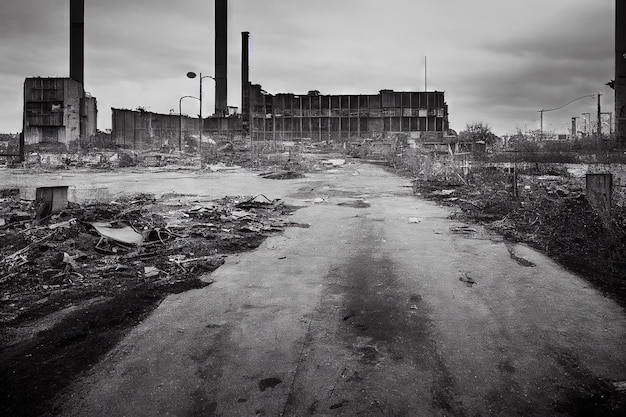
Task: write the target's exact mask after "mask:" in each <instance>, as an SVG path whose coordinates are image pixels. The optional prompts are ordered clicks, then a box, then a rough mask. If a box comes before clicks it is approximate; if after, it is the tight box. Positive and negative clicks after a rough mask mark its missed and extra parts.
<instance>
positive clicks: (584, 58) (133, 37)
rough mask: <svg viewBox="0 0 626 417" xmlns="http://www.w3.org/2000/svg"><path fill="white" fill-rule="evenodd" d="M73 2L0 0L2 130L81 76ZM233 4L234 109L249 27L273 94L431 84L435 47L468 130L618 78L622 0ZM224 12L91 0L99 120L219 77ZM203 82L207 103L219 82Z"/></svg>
mask: <svg viewBox="0 0 626 417" xmlns="http://www.w3.org/2000/svg"><path fill="white" fill-rule="evenodd" d="M68 4H69V1H68V0H46V1H45V2H42V1H41V0H20V1H19V2H18V1H4V2H0V36H2V40H3V42H2V43H0V55H1V56H2V57H3V64H2V66H1V67H0V79H1V80H2V83H0V95H1V97H2V100H1V101H0V131H5V130H10V131H15V130H18V129H20V125H21V100H22V98H21V95H22V92H21V89H22V85H23V80H24V77H26V76H35V75H41V76H64V75H67V74H68V73H69V70H68V58H69V52H68V36H69V29H68V24H69V16H68V14H69V13H68V11H69V7H68ZM229 9H230V18H229V103H230V104H233V105H238V104H239V97H240V86H239V80H240V73H239V70H240V61H239V60H240V55H239V54H240V52H239V50H240V39H241V35H240V32H241V31H244V30H245V31H250V32H251V48H252V54H251V60H250V65H251V68H250V70H251V79H252V81H253V82H256V83H261V84H263V86H264V88H265V89H266V90H267V91H270V92H274V93H276V92H294V93H302V92H306V91H308V90H309V89H318V90H320V91H322V92H324V93H335V94H340V93H353V94H354V93H376V92H377V91H378V90H380V89H382V88H394V89H396V90H402V89H407V90H413V89H418V90H421V89H422V88H423V70H424V68H423V59H424V55H428V62H429V68H428V71H429V89H438V90H445V91H446V95H447V101H448V104H449V105H450V111H451V115H450V119H451V122H452V125H453V127H455V128H457V129H460V128H463V127H464V125H465V122H466V121H472V120H483V121H485V122H487V123H489V124H490V125H492V126H494V128H496V129H497V130H498V131H499V132H501V133H503V132H505V131H507V130H512V129H513V130H514V128H515V126H516V125H518V124H519V123H526V124H532V123H534V121H535V120H536V118H537V113H536V110H537V109H538V108H541V107H545V108H548V107H551V106H558V105H560V104H563V103H564V102H566V101H568V100H570V99H571V98H572V96H574V97H575V96H576V95H577V94H578V95H583V94H588V93H593V92H595V91H596V90H597V89H598V88H601V87H602V86H603V84H604V83H605V82H606V81H608V80H609V79H610V78H612V65H613V64H612V53H613V52H612V37H613V0H567V1H565V0H552V1H550V2H545V1H543V0H527V1H525V2H517V3H512V2H504V1H501V0H475V1H472V2H467V1H461V0H445V1H441V2H433V1H424V0H417V1H416V0H389V1H387V2H379V1H371V0H341V1H336V0H317V1H315V2H311V1H308V0H289V1H285V0H264V1H258V0H230V2H229ZM213 18H214V16H213V3H212V2H207V1H204V0H186V1H182V2H172V1H171V0H131V1H129V0H107V1H89V2H87V4H86V16H85V20H86V31H85V37H86V39H85V41H86V63H85V75H86V87H87V90H89V91H91V92H92V93H93V94H94V95H95V96H96V97H97V98H98V103H99V108H100V116H101V117H100V120H99V125H100V126H101V127H103V128H105V127H110V113H109V110H108V109H109V108H110V107H112V106H113V107H128V108H134V107H137V106H140V105H141V106H146V107H150V108H151V109H152V110H153V111H162V112H167V111H168V110H169V109H171V108H174V107H177V105H178V99H179V97H180V96H181V95H185V94H197V89H198V84H197V80H189V79H187V78H186V77H185V73H186V72H187V71H190V70H193V71H196V72H203V73H205V74H211V73H212V71H213ZM204 92H205V95H206V97H207V98H206V109H205V111H209V109H210V107H211V106H212V100H213V97H212V94H213V86H212V83H211V82H209V81H207V84H206V85H205V91H204ZM605 94H606V95H605V97H604V98H603V99H605V100H607V103H606V106H607V107H609V106H610V104H609V103H608V101H609V98H610V97H609V95H610V91H605ZM583 104H585V103H583ZM184 106H185V111H187V112H189V113H192V112H194V111H196V110H194V109H196V108H197V104H196V103H194V102H193V101H189V102H185V104H184ZM572 106H574V105H572ZM574 110H577V108H576V107H575V106H574V107H572V111H574Z"/></svg>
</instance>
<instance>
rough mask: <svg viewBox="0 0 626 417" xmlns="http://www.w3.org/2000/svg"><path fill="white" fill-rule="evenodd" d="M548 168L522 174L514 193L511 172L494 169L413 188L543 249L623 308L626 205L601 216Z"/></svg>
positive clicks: (420, 183)
mask: <svg viewBox="0 0 626 417" xmlns="http://www.w3.org/2000/svg"><path fill="white" fill-rule="evenodd" d="M549 174H552V175H546V174H545V173H533V175H520V177H519V180H518V181H519V182H518V196H517V197H515V196H514V195H513V186H512V177H511V175H509V174H504V173H502V172H498V171H494V170H483V171H481V172H477V173H474V174H473V176H471V177H470V178H469V179H468V181H467V182H465V183H463V182H461V181H459V182H456V183H449V182H439V181H415V182H414V191H415V193H417V194H419V195H421V196H423V197H425V198H427V199H431V200H436V201H439V202H440V203H442V204H445V205H449V206H454V207H458V208H459V211H458V212H457V214H456V217H458V218H459V219H462V220H466V221H472V222H478V223H481V224H483V225H485V226H486V227H488V228H490V229H492V230H494V231H496V232H498V233H499V234H501V235H502V236H504V237H505V238H506V239H507V240H509V241H511V242H523V243H526V244H528V245H530V246H531V247H533V248H535V249H538V250H540V251H542V252H544V253H545V254H547V255H548V256H550V257H551V258H552V259H555V260H556V261H557V262H559V263H560V264H561V265H563V266H564V267H566V268H567V269H569V270H570V271H572V272H575V273H577V274H579V275H580V276H582V277H584V278H585V279H586V280H587V281H589V282H590V283H591V284H593V285H594V286H595V287H596V288H598V289H600V290H601V291H603V292H604V293H605V294H606V295H607V296H609V297H611V298H613V299H614V300H615V301H617V302H618V303H619V304H620V305H621V306H622V307H625V308H626V263H625V262H624V259H626V209H625V208H624V207H619V206H614V207H613V209H612V212H611V213H610V218H605V219H603V218H602V217H601V216H600V215H598V213H597V212H596V211H595V210H594V209H593V208H592V207H591V206H590V205H589V203H588V201H587V199H586V197H585V195H584V192H583V190H582V188H581V186H580V185H579V183H578V182H577V181H573V180H572V179H571V178H569V177H568V176H567V175H566V174H565V173H549ZM555 174H556V175H555ZM512 256H513V255H512Z"/></svg>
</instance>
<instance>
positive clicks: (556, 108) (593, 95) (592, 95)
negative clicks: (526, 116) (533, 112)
mask: <svg viewBox="0 0 626 417" xmlns="http://www.w3.org/2000/svg"><path fill="white" fill-rule="evenodd" d="M595 96H596V95H595V94H587V95H586V96H582V97H578V98H575V99H574V100H572V101H569V102H567V103H565V104H563V105H562V106H559V107H555V108H553V109H541V110H537V111H538V112H539V114H540V117H539V120H540V122H539V123H540V133H539V139H540V140H543V113H544V112H548V111H555V110H560V109H562V108H563V107H565V106H567V105H570V104H572V103H573V102H575V101H577V100H581V99H583V98H587V97H595Z"/></svg>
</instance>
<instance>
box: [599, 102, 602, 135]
mask: <svg viewBox="0 0 626 417" xmlns="http://www.w3.org/2000/svg"><path fill="white" fill-rule="evenodd" d="M600 96H602V94H600V92H599V91H598V138H600V136H602V110H601V108H600Z"/></svg>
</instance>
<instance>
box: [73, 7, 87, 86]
mask: <svg viewBox="0 0 626 417" xmlns="http://www.w3.org/2000/svg"><path fill="white" fill-rule="evenodd" d="M84 71H85V0H70V78H71V79H72V80H74V81H78V82H79V83H81V84H83V83H84Z"/></svg>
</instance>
